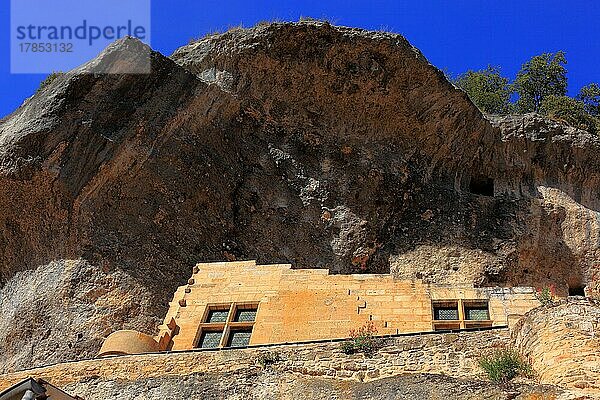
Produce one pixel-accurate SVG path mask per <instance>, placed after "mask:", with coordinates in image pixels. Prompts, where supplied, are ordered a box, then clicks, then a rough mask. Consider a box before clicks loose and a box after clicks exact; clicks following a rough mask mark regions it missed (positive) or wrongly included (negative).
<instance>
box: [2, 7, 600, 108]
mask: <svg viewBox="0 0 600 400" xmlns="http://www.w3.org/2000/svg"><path fill="white" fill-rule="evenodd" d="M49 1H51V0H49ZM124 1H125V0H124ZM300 16H311V17H326V18H328V19H330V20H332V21H334V22H335V23H337V24H339V25H345V26H355V27H361V28H366V29H381V28H385V29H386V30H390V31H393V32H397V33H401V34H403V35H404V36H405V37H406V38H407V39H408V40H409V41H410V42H411V43H412V44H413V45H415V46H416V47H418V48H419V49H420V50H421V51H422V52H423V54H424V55H425V56H426V57H427V58H428V59H429V61H430V62H431V63H432V64H434V65H436V66H437V67H439V68H446V69H447V70H448V71H450V72H452V73H455V74H456V73H460V72H463V71H465V70H467V69H469V68H471V69H479V68H483V67H485V66H486V65H487V64H493V65H499V66H501V67H502V70H503V73H504V74H505V75H508V76H510V77H511V78H512V77H513V76H514V74H515V73H516V71H517V70H518V69H519V67H520V65H521V64H522V63H523V62H525V61H526V60H528V59H529V58H530V57H531V56H533V55H536V54H540V53H542V52H554V51H557V50H564V51H566V53H567V60H568V65H567V68H568V71H569V76H568V77H569V92H570V94H572V95H574V94H576V93H577V91H578V90H579V88H580V87H581V86H583V85H585V84H587V83H589V82H600V1H597V0H587V1H584V0H571V1H568V2H567V1H564V0H561V1H559V0H544V1H539V0H521V1H517V0H512V1H511V0H505V1H497V0H462V1H461V0H457V1H436V0H421V1H402V0H389V1H388V0H385V1H384V0H380V1H377V0H371V1H366V0H365V1H348V0H346V1H323V0H322V1H286V0H279V1H254V2H253V1H249V0H248V1H227V0H220V1H214V0H201V1H198V0H195V1H193V0H192V1H183V0H163V1H159V0H154V1H152V47H153V48H154V49H156V50H159V51H161V52H162V53H164V54H167V55H168V54H171V53H172V52H173V50H175V49H176V48H177V47H179V46H181V45H184V44H185V43H187V42H188V40H189V39H190V38H192V37H200V36H203V35H204V34H205V33H207V32H211V31H214V30H222V29H226V28H227V27H228V26H237V25H239V24H242V25H244V26H252V25H253V24H255V23H256V22H258V21H262V20H273V19H279V20H297V19H298V18H299V17H300ZM9 25H10V10H9V1H8V0H2V2H1V5H0V27H1V28H0V61H1V62H0V117H1V116H4V115H6V114H8V113H10V112H12V111H13V110H14V109H15V108H17V107H18V106H19V105H20V104H21V103H22V101H23V100H24V99H25V98H26V97H28V96H30V95H31V94H32V93H33V92H35V89H36V88H37V86H38V84H39V82H40V81H41V80H42V79H43V78H44V75H20V74H10V72H9V71H10V62H9Z"/></svg>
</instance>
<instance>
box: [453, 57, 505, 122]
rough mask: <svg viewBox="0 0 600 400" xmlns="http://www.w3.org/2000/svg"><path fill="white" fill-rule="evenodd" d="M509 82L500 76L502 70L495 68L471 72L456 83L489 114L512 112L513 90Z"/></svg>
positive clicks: (490, 67)
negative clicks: (511, 98)
mask: <svg viewBox="0 0 600 400" xmlns="http://www.w3.org/2000/svg"><path fill="white" fill-rule="evenodd" d="M508 82H509V81H508V78H505V77H503V76H502V75H500V68H498V67H493V66H488V67H487V68H486V69H483V70H479V71H472V70H469V71H467V72H466V73H464V74H462V75H459V76H458V77H457V78H456V80H455V81H454V83H455V84H456V86H458V87H459V88H461V89H462V90H464V91H465V92H466V93H467V95H468V96H469V98H470V99H471V101H472V102H473V103H474V104H475V105H476V106H477V107H478V108H479V109H480V110H481V111H483V112H486V113H489V114H508V113H509V112H510V109H511V103H510V95H511V89H510V85H509V83H508Z"/></svg>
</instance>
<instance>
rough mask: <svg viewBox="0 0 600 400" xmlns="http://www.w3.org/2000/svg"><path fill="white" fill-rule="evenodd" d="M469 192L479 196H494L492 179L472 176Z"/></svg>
mask: <svg viewBox="0 0 600 400" xmlns="http://www.w3.org/2000/svg"><path fill="white" fill-rule="evenodd" d="M469 192H471V193H473V194H476V195H479V196H489V197H493V196H494V179H492V178H488V177H487V176H473V177H471V181H470V182H469Z"/></svg>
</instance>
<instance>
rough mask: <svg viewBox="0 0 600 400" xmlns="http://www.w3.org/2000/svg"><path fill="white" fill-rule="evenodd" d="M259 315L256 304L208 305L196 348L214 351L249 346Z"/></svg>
mask: <svg viewBox="0 0 600 400" xmlns="http://www.w3.org/2000/svg"><path fill="white" fill-rule="evenodd" d="M257 313H258V304H256V303H227V304H209V305H207V306H206V311H205V313H204V317H203V318H202V323H201V324H200V327H199V331H198V333H199V335H198V340H197V342H196V347H200V348H203V349H212V348H219V347H244V346H248V345H249V344H250V338H251V337H252V330H253V328H254V323H255V321H256V315H257Z"/></svg>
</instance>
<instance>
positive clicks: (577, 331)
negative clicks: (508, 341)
mask: <svg viewBox="0 0 600 400" xmlns="http://www.w3.org/2000/svg"><path fill="white" fill-rule="evenodd" d="M513 340H514V342H515V344H516V346H517V348H518V349H519V350H520V351H521V353H522V354H523V355H525V356H527V357H528V358H529V359H530V360H531V363H532V365H533V368H534V369H535V370H536V371H537V373H538V374H539V378H540V380H541V381H542V382H546V383H552V384H554V385H560V386H563V387H570V388H577V389H580V390H582V391H584V392H586V393H589V394H590V395H594V396H598V397H600V302H598V301H594V300H591V299H584V298H583V297H580V298H577V297H569V298H568V299H566V300H562V301H560V302H557V303H554V304H551V305H548V306H546V307H540V308H536V309H535V310H532V311H530V312H528V313H527V314H525V316H524V317H523V319H522V320H521V321H519V323H518V324H517V325H516V326H515V328H514V331H513Z"/></svg>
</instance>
